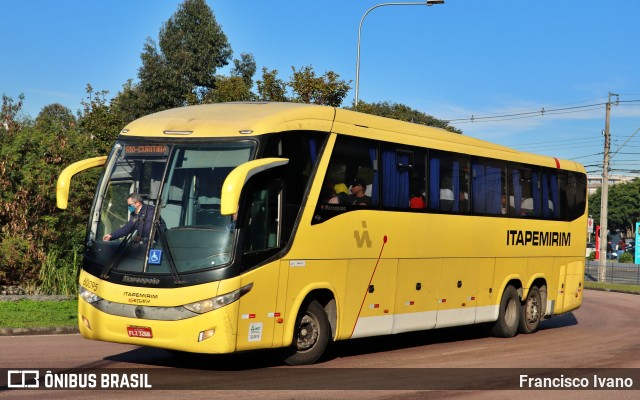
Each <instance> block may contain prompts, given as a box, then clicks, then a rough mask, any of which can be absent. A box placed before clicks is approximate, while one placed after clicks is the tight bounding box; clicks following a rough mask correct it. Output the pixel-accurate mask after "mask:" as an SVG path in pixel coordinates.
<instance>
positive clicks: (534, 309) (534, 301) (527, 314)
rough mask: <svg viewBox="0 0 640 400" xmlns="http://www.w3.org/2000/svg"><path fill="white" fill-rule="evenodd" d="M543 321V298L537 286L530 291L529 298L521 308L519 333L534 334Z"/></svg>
mask: <svg viewBox="0 0 640 400" xmlns="http://www.w3.org/2000/svg"><path fill="white" fill-rule="evenodd" d="M541 319H542V298H541V297H540V290H539V289H538V288H537V287H536V286H532V287H531V288H530V289H529V294H528V295H527V298H526V299H525V301H524V302H523V303H522V306H521V307H520V324H519V327H518V331H519V332H520V333H534V332H537V331H538V328H539V327H540V320H541Z"/></svg>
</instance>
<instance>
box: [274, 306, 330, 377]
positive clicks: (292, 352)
mask: <svg viewBox="0 0 640 400" xmlns="http://www.w3.org/2000/svg"><path fill="white" fill-rule="evenodd" d="M328 343H329V319H328V318H327V313H326V311H325V310H324V308H323V307H322V305H321V304H320V303H319V302H317V301H316V300H313V301H311V302H309V303H308V304H307V305H306V307H302V308H301V309H300V312H299V313H298V318H296V325H295V328H294V331H293V344H292V347H291V348H290V349H288V352H287V354H286V355H285V359H284V362H285V363H286V364H287V365H307V364H313V363H314V362H316V361H317V360H318V358H320V356H322V354H323V353H324V351H325V349H326V348H327V344H328Z"/></svg>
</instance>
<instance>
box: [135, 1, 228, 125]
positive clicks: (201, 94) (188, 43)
mask: <svg viewBox="0 0 640 400" xmlns="http://www.w3.org/2000/svg"><path fill="white" fill-rule="evenodd" d="M158 45H159V48H158V47H157V46H156V44H155V42H154V41H153V40H151V39H147V42H146V44H145V46H144V51H143V53H142V55H141V58H142V66H141V67H140V70H139V72H138V77H139V78H140V84H139V90H140V92H141V96H140V97H141V101H142V102H143V103H142V104H143V105H144V106H145V107H144V109H145V111H146V112H145V113H149V112H152V111H160V110H164V109H168V108H173V107H178V106H183V105H186V104H195V103H200V102H202V100H203V99H204V98H205V96H206V94H207V93H208V92H209V91H211V90H213V89H215V87H216V71H217V69H218V68H221V67H224V66H226V65H227V64H229V60H230V59H231V55H232V51H231V46H230V45H229V42H228V41H227V36H226V35H225V34H224V32H223V31H222V28H221V27H220V25H219V24H218V23H217V22H216V19H215V16H214V15H213V11H212V10H211V8H210V7H209V6H208V5H207V3H206V2H205V0H185V1H184V3H182V4H181V5H180V6H179V7H178V10H177V11H176V13H175V14H174V15H173V16H172V17H171V18H169V20H168V21H167V22H166V23H165V24H164V25H163V26H162V28H161V30H160V34H159V41H158Z"/></svg>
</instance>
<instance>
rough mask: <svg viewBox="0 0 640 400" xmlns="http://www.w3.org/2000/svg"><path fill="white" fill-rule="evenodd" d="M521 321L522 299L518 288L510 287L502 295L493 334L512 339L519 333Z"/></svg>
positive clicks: (492, 330)
mask: <svg viewBox="0 0 640 400" xmlns="http://www.w3.org/2000/svg"><path fill="white" fill-rule="evenodd" d="M519 321H520V299H519V298H518V292H517V291H516V288H515V287H513V286H511V285H509V286H507V287H506V289H505V290H504V293H503V294H502V299H501V300H500V311H499V313H498V320H497V321H496V322H495V324H494V325H493V327H492V329H491V333H492V334H493V335H494V336H497V337H503V338H510V337H513V336H515V334H516V333H517V332H518V324H519Z"/></svg>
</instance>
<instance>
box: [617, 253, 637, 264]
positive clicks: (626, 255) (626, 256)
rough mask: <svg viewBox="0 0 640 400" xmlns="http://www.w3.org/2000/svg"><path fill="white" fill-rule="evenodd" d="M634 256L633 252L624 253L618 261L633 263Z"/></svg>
mask: <svg viewBox="0 0 640 400" xmlns="http://www.w3.org/2000/svg"><path fill="white" fill-rule="evenodd" d="M633 258H634V257H633V255H632V254H631V253H622V255H621V256H620V258H619V259H618V261H619V262H621V263H625V264H633V261H634V260H633Z"/></svg>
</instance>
